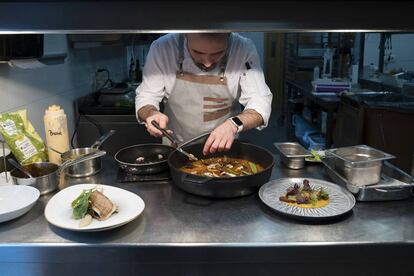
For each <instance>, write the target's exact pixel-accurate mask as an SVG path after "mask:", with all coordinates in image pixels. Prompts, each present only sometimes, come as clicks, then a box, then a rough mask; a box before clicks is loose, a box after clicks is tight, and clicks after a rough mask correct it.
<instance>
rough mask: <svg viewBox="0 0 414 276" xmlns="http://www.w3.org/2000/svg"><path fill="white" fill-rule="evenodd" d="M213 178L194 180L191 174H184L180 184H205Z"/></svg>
mask: <svg viewBox="0 0 414 276" xmlns="http://www.w3.org/2000/svg"><path fill="white" fill-rule="evenodd" d="M212 180H213V178H211V177H206V178H202V179H200V178H195V177H193V176H192V175H191V174H184V175H183V176H182V177H181V182H182V183H187V184H206V183H208V182H210V181H212Z"/></svg>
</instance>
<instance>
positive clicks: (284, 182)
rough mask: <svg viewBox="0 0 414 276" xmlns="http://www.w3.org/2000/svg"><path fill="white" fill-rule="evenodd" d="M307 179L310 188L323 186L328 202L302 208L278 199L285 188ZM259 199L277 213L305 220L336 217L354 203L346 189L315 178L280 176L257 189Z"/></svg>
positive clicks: (284, 191) (350, 208) (352, 197)
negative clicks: (323, 204)
mask: <svg viewBox="0 0 414 276" xmlns="http://www.w3.org/2000/svg"><path fill="white" fill-rule="evenodd" d="M305 179H307V180H308V181H309V185H310V186H311V187H312V188H316V189H318V188H323V189H324V190H325V191H326V192H327V193H328V194H329V202H328V204H327V205H326V206H324V207H320V208H303V207H299V206H296V205H292V204H289V203H286V202H283V201H280V199H279V197H280V196H283V195H285V194H286V190H287V189H288V188H289V187H292V186H293V185H294V184H295V183H299V184H301V183H303V180H305ZM259 197H260V200H261V201H262V202H263V203H264V204H266V205H267V206H268V207H270V208H271V209H273V210H275V211H276V212H278V213H279V214H282V215H285V216H288V217H291V218H295V219H305V220H313V221H319V220H326V219H333V218H337V217H339V216H341V215H344V214H346V213H348V212H349V211H351V210H352V208H353V207H354V205H355V198H354V196H353V195H352V194H351V193H349V192H348V191H347V190H346V189H344V188H342V187H340V186H338V185H336V184H334V183H331V182H328V181H325V180H321V179H315V178H281V179H277V180H272V181H269V182H268V183H266V184H264V185H263V186H262V187H261V188H260V190H259Z"/></svg>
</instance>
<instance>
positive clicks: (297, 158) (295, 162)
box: [274, 142, 312, 170]
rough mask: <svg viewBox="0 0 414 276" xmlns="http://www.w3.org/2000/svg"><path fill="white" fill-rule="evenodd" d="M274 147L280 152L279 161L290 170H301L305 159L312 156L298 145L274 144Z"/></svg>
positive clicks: (290, 143) (289, 143)
mask: <svg viewBox="0 0 414 276" xmlns="http://www.w3.org/2000/svg"><path fill="white" fill-rule="evenodd" d="M274 145H275V147H276V148H277V150H278V151H279V152H280V160H281V161H282V163H283V164H285V166H286V167H288V168H290V169H295V170H298V169H302V168H303V167H305V157H311V156H312V154H311V153H310V152H309V151H307V150H306V149H305V148H304V147H302V146H301V145H300V144H299V143H293V142H285V143H274Z"/></svg>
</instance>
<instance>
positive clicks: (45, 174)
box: [10, 150, 106, 195]
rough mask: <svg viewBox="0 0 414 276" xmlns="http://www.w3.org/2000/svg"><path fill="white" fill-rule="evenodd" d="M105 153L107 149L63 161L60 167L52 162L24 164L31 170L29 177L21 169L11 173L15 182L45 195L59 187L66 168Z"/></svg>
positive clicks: (25, 167)
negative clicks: (60, 177)
mask: <svg viewBox="0 0 414 276" xmlns="http://www.w3.org/2000/svg"><path fill="white" fill-rule="evenodd" d="M105 154H106V152H105V151H101V150H98V151H96V152H92V153H90V154H86V155H84V156H81V157H79V158H76V159H73V160H68V161H66V162H64V163H62V165H61V166H60V167H59V166H58V165H56V164H55V163H51V162H39V163H32V164H29V165H25V166H24V169H26V170H27V171H29V172H30V174H31V175H32V177H28V176H27V175H25V174H24V173H23V172H21V171H20V170H19V169H14V170H12V171H11V172H10V175H11V178H12V180H13V183H14V184H16V185H29V186H33V187H35V188H37V189H38V190H39V191H40V194H41V195H44V194H47V193H50V192H52V191H54V190H56V189H57V187H58V185H59V174H60V173H61V172H62V171H64V170H65V169H66V168H68V167H70V166H72V165H74V164H78V163H80V162H87V161H88V160H90V159H93V158H97V157H100V156H103V155H105Z"/></svg>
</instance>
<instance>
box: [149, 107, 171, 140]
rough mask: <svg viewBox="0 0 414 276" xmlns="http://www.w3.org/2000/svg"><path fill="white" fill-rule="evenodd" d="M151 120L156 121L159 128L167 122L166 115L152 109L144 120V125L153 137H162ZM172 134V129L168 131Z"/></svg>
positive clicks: (164, 126)
mask: <svg viewBox="0 0 414 276" xmlns="http://www.w3.org/2000/svg"><path fill="white" fill-rule="evenodd" d="M151 121H156V122H157V123H158V124H159V126H160V127H161V128H166V127H167V124H168V117H167V115H165V114H162V113H161V112H159V111H154V112H153V113H152V114H151V115H150V116H148V117H147V119H146V120H145V125H146V127H147V131H148V132H149V133H150V134H151V135H152V136H155V137H162V136H163V134H162V132H161V131H159V130H158V129H157V128H156V127H154V126H153V125H152V124H151ZM168 132H169V133H170V134H172V131H170V130H169V131H168Z"/></svg>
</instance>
